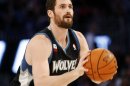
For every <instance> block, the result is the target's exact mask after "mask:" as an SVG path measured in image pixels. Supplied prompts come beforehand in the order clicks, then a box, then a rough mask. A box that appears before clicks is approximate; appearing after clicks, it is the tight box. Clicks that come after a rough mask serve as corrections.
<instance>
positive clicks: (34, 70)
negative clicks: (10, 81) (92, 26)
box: [16, 0, 89, 86]
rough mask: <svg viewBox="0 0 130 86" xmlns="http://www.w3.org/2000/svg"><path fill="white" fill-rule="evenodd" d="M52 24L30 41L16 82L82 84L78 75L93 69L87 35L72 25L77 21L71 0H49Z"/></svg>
mask: <svg viewBox="0 0 130 86" xmlns="http://www.w3.org/2000/svg"><path fill="white" fill-rule="evenodd" d="M46 8H47V14H48V16H49V19H50V25H49V26H48V27H46V28H43V29H44V30H42V31H40V32H39V33H37V34H36V35H35V36H34V37H33V38H32V39H31V40H30V42H29V43H28V45H27V48H26V51H25V56H24V58H23V60H22V64H21V66H20V69H19V73H18V76H17V78H16V79H17V80H18V83H17V85H16V86H18V85H20V86H33V85H35V86H78V84H77V81H76V80H77V79H78V78H79V77H80V76H82V75H83V74H84V72H87V71H89V70H88V69H85V68H84V67H83V65H84V64H85V63H86V62H87V61H88V59H86V56H87V55H88V54H89V48H88V44H87V42H86V40H85V38H84V36H83V35H82V34H81V33H80V32H78V31H75V30H72V29H70V28H71V26H72V24H73V14H74V13H73V5H72V2H71V0H47V2H46Z"/></svg>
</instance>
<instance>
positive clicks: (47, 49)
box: [25, 35, 52, 64]
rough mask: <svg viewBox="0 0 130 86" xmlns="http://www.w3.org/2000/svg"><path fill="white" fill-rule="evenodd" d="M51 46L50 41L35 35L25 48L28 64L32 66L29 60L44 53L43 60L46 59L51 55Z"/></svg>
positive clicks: (42, 36) (43, 36)
mask: <svg viewBox="0 0 130 86" xmlns="http://www.w3.org/2000/svg"><path fill="white" fill-rule="evenodd" d="M51 50H52V46H51V41H50V39H49V38H47V37H46V36H45V35H36V36H34V37H33V38H32V39H31V40H30V42H29V43H28V45H27V48H26V54H25V55H26V60H27V62H28V63H29V64H32V62H31V59H32V58H36V57H35V56H38V55H41V56H44V55H43V54H44V53H45V55H46V56H44V57H46V58H45V59H48V57H49V55H50V54H51Z"/></svg>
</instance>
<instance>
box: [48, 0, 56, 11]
mask: <svg viewBox="0 0 130 86" xmlns="http://www.w3.org/2000/svg"><path fill="white" fill-rule="evenodd" d="M55 5H56V0H47V1H46V10H54V8H55Z"/></svg>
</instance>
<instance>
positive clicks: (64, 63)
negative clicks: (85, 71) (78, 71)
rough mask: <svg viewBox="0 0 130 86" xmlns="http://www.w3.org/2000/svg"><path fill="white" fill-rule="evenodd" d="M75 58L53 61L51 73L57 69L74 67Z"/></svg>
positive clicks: (71, 68)
mask: <svg viewBox="0 0 130 86" xmlns="http://www.w3.org/2000/svg"><path fill="white" fill-rule="evenodd" d="M76 64H77V59H76V60H58V61H53V73H54V72H56V73H57V71H63V70H67V71H70V70H73V69H75V68H76Z"/></svg>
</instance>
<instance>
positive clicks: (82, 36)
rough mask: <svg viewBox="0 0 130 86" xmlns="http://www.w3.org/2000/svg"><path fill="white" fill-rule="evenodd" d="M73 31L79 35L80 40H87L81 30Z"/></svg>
mask: <svg viewBox="0 0 130 86" xmlns="http://www.w3.org/2000/svg"><path fill="white" fill-rule="evenodd" d="M73 31H74V32H75V34H76V36H77V37H78V40H79V41H83V40H84V41H85V40H86V39H85V37H84V35H83V34H82V33H81V32H80V31H76V30H73Z"/></svg>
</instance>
